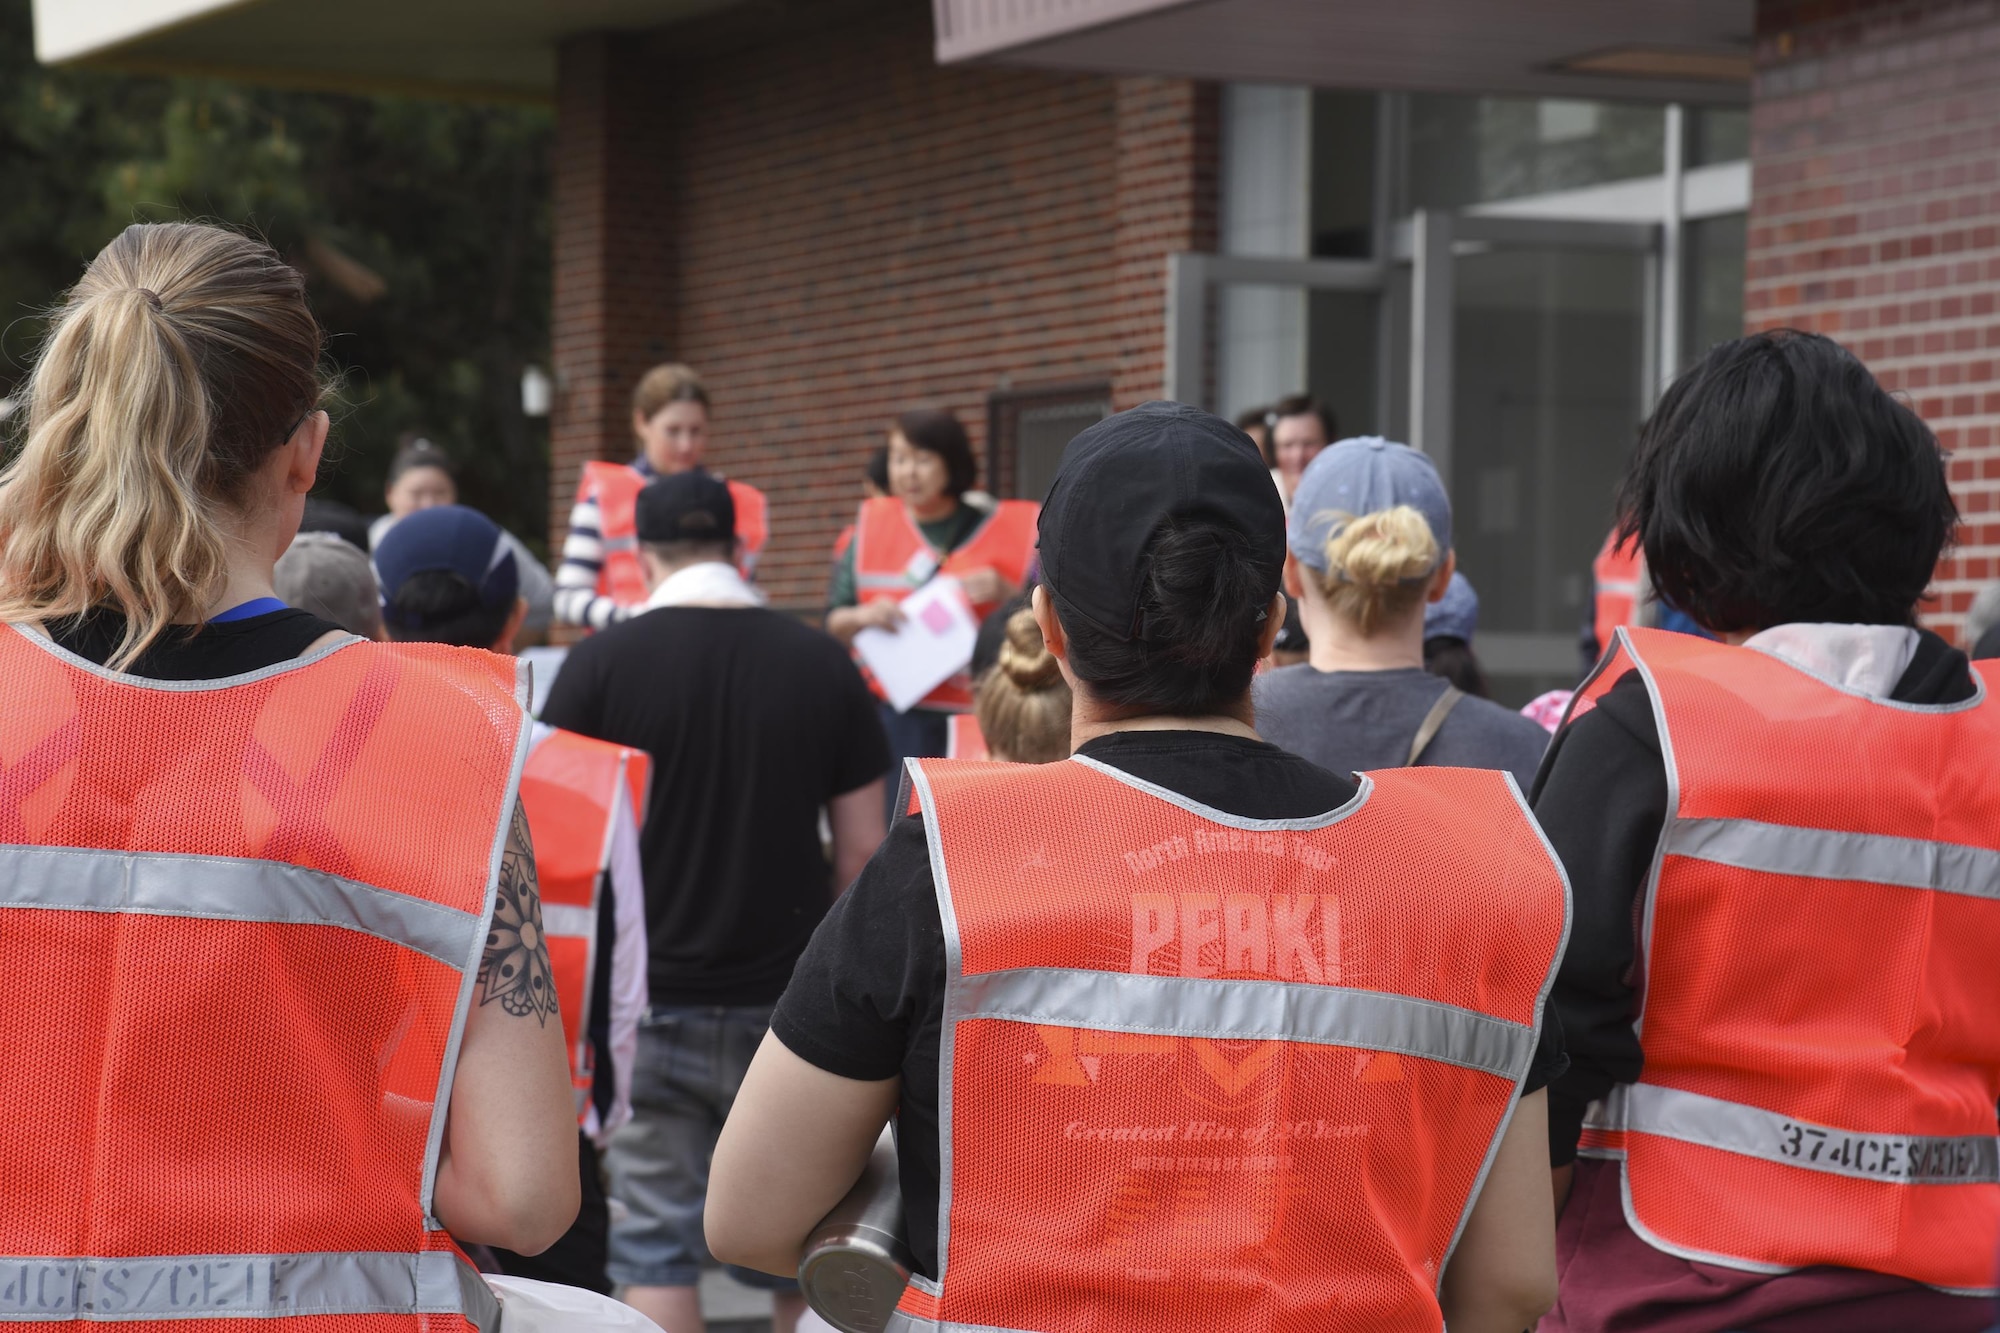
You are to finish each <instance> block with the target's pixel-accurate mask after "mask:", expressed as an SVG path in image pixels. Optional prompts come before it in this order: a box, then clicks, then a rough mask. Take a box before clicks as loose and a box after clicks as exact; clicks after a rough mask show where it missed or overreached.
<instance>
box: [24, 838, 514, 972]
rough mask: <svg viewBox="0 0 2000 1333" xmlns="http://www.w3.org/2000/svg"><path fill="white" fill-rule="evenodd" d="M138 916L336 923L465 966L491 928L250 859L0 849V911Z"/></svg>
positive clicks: (434, 906) (335, 879) (473, 918)
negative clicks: (24, 909) (4, 909)
mask: <svg viewBox="0 0 2000 1333" xmlns="http://www.w3.org/2000/svg"><path fill="white" fill-rule="evenodd" d="M7 907H25V908H48V909H55V910H63V911H75V912H132V913H139V914H143V915H148V916H186V917H200V918H203V919H208V920H224V921H255V922H270V923H278V924H285V925H315V926H337V927H339V928H341V929H343V930H355V931H360V932H361V933H362V934H365V935H373V936H375V937H377V938H378V939H385V940H388V941H390V942H391V943H394V944H400V945H403V946H405V947H407V948H410V949H415V950H416V951H417V952H419V953H423V954H427V955H429V956H430V957H432V958H435V959H437V960H438V961H439V962H441V963H443V964H445V965H446V966H448V967H454V968H456V967H462V966H464V964H465V959H466V957H467V955H468V954H469V953H470V952H471V951H472V950H473V949H474V948H475V947H477V946H478V945H479V943H480V942H481V940H482V938H483V936H484V934H485V928H484V927H483V926H482V925H481V923H480V919H479V917H478V916H477V915H476V914H474V913H472V912H462V911H460V910H459V909H457V908H455V907H447V906H445V905H443V904H442V903H432V902H425V901H424V900H423V899H421V898H413V897H410V896H409V895H408V894H402V893H392V892H390V891H389V890H387V889H379V888H376V887H375V886H374V885H372V884H363V883H361V882H360V881H358V880H352V879H343V878H342V877H340V876H338V875H329V874H327V873H325V872H324V871H320V870H306V869H303V868H302V867H299V866H294V865H286V864H284V863H283V862H279V861H260V860H255V859H252V858H249V857H240V858H239V857H228V856H187V855H181V854H178V853H173V852H111V851H98V850H91V849H84V848H75V847H22V846H0V908H7Z"/></svg>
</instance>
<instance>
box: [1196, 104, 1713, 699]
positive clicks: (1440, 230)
mask: <svg viewBox="0 0 2000 1333" xmlns="http://www.w3.org/2000/svg"><path fill="white" fill-rule="evenodd" d="M1231 92H1232V97H1231V98H1230V99H1228V100H1227V101H1226V102H1225V107H1226V108H1227V110H1226V115H1225V126H1224V145H1225V157H1224V164H1223V182H1224V185H1223V190H1224V193H1223V228H1222V232H1223V237H1222V239H1223V250H1224V253H1221V254H1215V255H1181V256H1176V257H1175V258H1174V260H1173V261H1172V264H1171V267H1170V274H1169V287H1170V293H1169V300H1168V320H1167V323H1168V329H1167V345H1168V354H1169V363H1170V364H1169V375H1168V389H1169V394H1170V395H1171V396H1173V397H1176V398H1179V399H1181V400H1183V401H1189V402H1198V403H1204V404H1206V405H1208V406H1210V407H1212V408H1214V409H1215V410H1218V411H1221V412H1224V413H1228V414H1232V415H1233V414H1235V413H1237V412H1241V411H1243V410H1245V409H1247V408H1251V407H1255V406H1258V405H1261V404H1264V403H1268V402H1270V401H1272V400H1274V399H1276V398H1278V397H1280V396H1282V395H1283V394H1285V393H1289V392H1296V391H1299V390H1307V391H1310V392H1312V393H1314V394H1315V395H1317V396H1318V397H1320V398H1321V399H1323V400H1325V401H1326V402H1328V403H1329V404H1330V405H1331V406H1332V407H1333V408H1334V410H1335V412H1336V413H1337V415H1338V416H1339V418H1340V426H1341V433H1343V434H1349V435H1352V434H1363V433H1371V432H1373V433H1380V434H1384V435H1388V436H1390V437H1391V438H1395V439H1401V440H1406V441H1407V442H1409V443H1410V444H1412V445H1414V446H1416V447H1418V448H1420V449H1423V450H1424V451H1425V452H1426V453H1428V454H1429V455H1430V456H1431V457H1432V458H1433V459H1434V460H1435V461H1436V463H1437V465H1438V468H1439V471H1440V472H1441V473H1442V474H1443V475H1444V477H1445V480H1446V484H1447V485H1448V487H1449V488H1450V491H1451V495H1452V503H1453V508H1454V513H1455V527H1456V536H1455V540H1456V543H1457V548H1458V555H1459V564H1460V567H1461V568H1462V569H1464V570H1465V571H1466V574H1467V576H1468V577H1469V578H1470V579H1471V580H1472V581H1473V583H1474V585H1475V586H1476V587H1477V588H1478V590H1479V594H1480V603H1481V605H1480V629H1479V637H1478V641H1477V643H1476V648H1477V651H1478V653H1479V655H1480V658H1481V661H1482V663H1483V664H1484V665H1485V667H1486V669H1487V672H1488V675H1489V677H1490V678H1491V679H1492V681H1493V685H1494V689H1495V694H1496V697H1498V698H1499V699H1500V700H1501V701H1502V702H1506V703H1514V704H1518V703H1521V702H1525V701H1526V700H1527V699H1528V698H1531V697H1533V695H1535V694H1536V693H1539V692H1540V691H1541V690H1543V689H1548V688H1553V687H1556V686H1567V685H1570V684H1573V683H1574V682H1575V680H1576V678H1577V676H1578V675H1579V673H1580V670H1581V654H1580V652H1579V647H1578V642H1579V637H1580V631H1581V628H1582V626H1583V623H1584V620H1585V617H1586V614H1587V609H1588V606H1589V603H1590V600H1591V588H1590V575H1589V571H1590V561H1591V557H1592V556H1593V555H1594V554H1595V553H1596V550H1597V547H1598V545H1599V543H1600V542H1601V541H1602V539H1603V536H1604V533H1605V531H1606V529H1607V528H1608V526H1609V523H1610V521H1611V515H1612V496H1613V492H1614V490H1615V488H1616V484H1617V480H1618V477H1619V476H1620V474H1621V473H1622V471H1623V468H1624V464H1625V459H1626V457H1627V455H1628V453H1629V451H1630V448H1631V445H1632V441H1633V437H1634V433H1635V430H1636V428H1637V426H1638V424H1639V423H1640V422H1641V421H1642V420H1643V419H1644V417H1645V414H1646V412H1647V411H1648V410H1649V408H1650V407H1651V404H1652V403H1653V401H1654V399H1655V398H1656V397H1657V395H1658V392H1659V388H1660V386H1661V385H1662V384H1663V383H1664V382H1665V380H1666V379H1668V378H1670V377H1671V376H1672V375H1673V374H1674V373H1675V372H1676V371H1677V370H1678V368H1679V366H1680V365H1682V364H1684V363H1685V361H1686V359H1687V358H1688V357H1689V356H1690V355H1692V354H1694V353H1697V352H1698V351H1699V350H1701V349H1703V348H1705V347H1706V346H1707V344H1708V343H1709V342H1711V341H1714V340H1716V339H1718V338H1722V337H1731V336H1734V335H1735V333H1736V332H1737V331H1738V329H1739V327H1740V322H1741V305H1740V297H1739V296H1736V295H1735V293H1737V292H1740V290H1741V254H1742V248H1741V247H1742V214H1743V210H1744V209H1745V207H1746V206H1747V202H1748V194H1749V178H1748V170H1747V167H1746V166H1745V164H1744V163H1743V162H1742V161H1740V160H1738V159H1735V158H1732V157H1729V156H1726V154H1727V153H1728V152H1729V151H1730V149H1731V148H1733V147H1735V145H1734V144H1732V143H1730V142H1729V140H1728V138H1727V135H1726V133H1725V134H1723V135H1721V136H1718V134H1717V133H1716V128H1717V122H1716V120H1715V117H1716V116H1717V115H1719V114H1721V113H1713V112H1702V113H1695V112H1686V111H1683V110H1682V109H1681V108H1678V107H1657V106H1655V107H1636V106H1622V105H1619V106H1608V107H1606V106H1600V105H1598V104H1571V103H1536V102H1525V103H1523V102H1506V101H1499V100H1496V99H1467V98H1459V99H1446V98H1405V97H1401V96H1398V95H1392V94H1384V95H1379V96H1376V95H1359V94H1339V93H1313V92H1309V91H1307V90H1302V89H1271V88H1248V89H1241V90H1235V89H1233V90H1231ZM1552 107H1553V108H1554V110H1551V109H1550V108H1552ZM1695 123H1699V124H1700V125H1701V127H1702V132H1701V133H1700V134H1696V133H1695V132H1694V131H1692V130H1691V129H1690V126H1691V124H1695ZM1721 124H1722V126H1723V128H1724V129H1725V130H1726V129H1727V126H1728V122H1727V121H1724V122H1721ZM1288 127H1289V128H1288ZM1288 134H1289V135H1290V136H1291V137H1292V138H1293V139H1297V140H1299V141H1300V142H1289V141H1288V137H1287V136H1288ZM1593 136H1594V137H1593ZM1718 137H1720V140H1721V142H1720V143H1719V144H1718V142H1717V140H1718ZM1697 140H1698V141H1699V143H1698V144H1696V143H1695V141H1697ZM1718 148H1719V150H1720V153H1721V154H1722V155H1723V156H1722V160H1720V161H1711V160H1710V159H1711V158H1713V157H1716V156H1718ZM1301 164H1305V165H1301ZM1647 167H1650V168H1651V170H1650V172H1649V173H1648V174H1644V175H1640V174H1637V173H1638V172H1639V171H1640V170H1642V169H1644V168H1647ZM1552 186H1553V187H1556V188H1549V187H1552ZM1288 190H1289V191H1290V194H1289V195H1288V193H1287V191H1288ZM1233 197H1234V198H1237V199H1239V201H1240V202H1238V203H1234V204H1233V203H1232V198H1233ZM1288 226H1289V231H1288V230H1287V228H1288ZM1302 248H1303V249H1304V250H1305V251H1306V253H1305V254H1303V255H1302V254H1300V253H1299V251H1300V250H1301V249H1302ZM1723 306H1726V307H1727V308H1726V309H1725V308H1719V307H1723Z"/></svg>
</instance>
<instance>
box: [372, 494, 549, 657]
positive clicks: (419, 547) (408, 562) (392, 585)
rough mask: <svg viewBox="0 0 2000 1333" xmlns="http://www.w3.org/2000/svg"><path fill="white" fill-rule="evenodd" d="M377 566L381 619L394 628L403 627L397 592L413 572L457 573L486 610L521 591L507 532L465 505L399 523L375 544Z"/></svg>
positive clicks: (416, 515)
mask: <svg viewBox="0 0 2000 1333" xmlns="http://www.w3.org/2000/svg"><path fill="white" fill-rule="evenodd" d="M374 564H375V581H376V583H378V584H379V585H381V589H382V618H383V619H384V620H385V621H388V622H389V623H390V624H401V623H402V622H400V621H399V620H397V618H396V612H395V606H394V602H395V599H396V592H397V590H398V589H399V588H401V587H402V586H403V584H404V582H405V581H407V580H408V579H409V578H410V576H411V575H413V574H425V573H431V572H434V571H444V572H447V573H452V574H456V575H458V576H459V577H460V578H462V579H464V580H465V581H466V582H467V583H468V584H470V585H472V587H473V588H474V589H476V590H477V591H478V593H479V604H480V605H481V606H483V607H485V608H487V609H488V610H492V609H493V608H495V607H500V606H507V605H509V604H511V603H512V602H513V600H514V598H515V596H516V595H517V594H518V593H519V592H520V587H521V571H520V570H518V569H516V568H515V567H514V549H513V547H512V546H511V545H509V543H508V541H507V534H506V533H504V532H502V531H501V530H500V525H499V524H498V523H495V522H494V521H493V520H492V519H490V518H488V517H486V515H484V514H482V513H480V512H479V511H478V510H477V509H467V508H466V507H465V506H464V505H435V506H433V507H432V508H429V509H419V510H418V511H417V512H416V513H414V514H411V515H409V516H408V517H407V518H403V519H399V520H398V521H397V523H396V525H395V526H394V527H392V528H390V529H389V531H388V532H386V533H384V534H383V535H382V540H381V541H379V542H377V543H376V544H375V560H374ZM409 628H412V629H421V628H422V626H420V625H413V626H409Z"/></svg>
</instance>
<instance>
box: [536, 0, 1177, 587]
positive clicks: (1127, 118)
mask: <svg viewBox="0 0 2000 1333" xmlns="http://www.w3.org/2000/svg"><path fill="white" fill-rule="evenodd" d="M931 41H932V36H931V28H930V17H929V10H928V6H926V5H924V4H922V3H921V2H920V0H906V2H899V3H895V4H892V5H889V6H885V7H883V8H880V9H878V10H875V11H873V12H864V13H862V14H861V15H860V16H859V17H857V18H855V19H853V20H852V21H850V22H845V23H842V24H839V25H836V26H833V27H830V28H824V29H822V30H820V31H817V32H814V33H811V34H809V35H805V36H798V37H794V38H792V39H790V40H778V41H775V42H772V41H769V40H767V41H765V42H764V43H763V44H761V45H758V46H756V47H754V48H753V49H747V50H741V51H738V52H736V53H734V54H731V55H728V56H727V57H724V58H711V59H701V60H696V61H691V62H686V63H681V64H674V63H672V61H671V59H663V58H662V52H669V51H670V50H671V43H669V42H664V41H660V42H657V43H656V44H655V46H654V49H653V50H652V51H651V52H646V51H644V49H643V44H635V43H633V42H631V41H629V40H626V41H624V42H623V43H622V46H623V47H624V48H625V49H630V50H638V51H640V58H639V60H638V62H637V63H639V64H641V65H643V66H644V69H643V70H642V71H633V72H632V74H631V75H630V77H621V74H620V71H619V68H618V64H617V61H618V52H619V50H620V49H621V43H620V42H605V41H603V40H602V39H595V40H593V41H590V42H579V43H575V44H573V45H572V47H571V48H569V49H566V50H565V52H564V63H563V66H562V77H563V84H564V86H563V92H562V98H561V109H560V114H561V116H562V118H563V122H564V128H563V131H562V133H561V134H560V135H559V142H560V145H561V151H562V152H563V153H565V154H572V153H573V154H575V155H576V160H574V161H570V162H564V163H562V164H561V171H560V174H559V176H558V184H557V189H558V197H557V213H556V229H557V287H556V312H555V318H556V335H555V336H556V345H557V346H556V354H555V356H556V363H557V366H558V369H559V370H561V371H563V372H564V375H565V379H566V382H567V384H568V386H569V387H568V388H567V390H566V394H567V397H566V398H565V400H564V408H563V411H562V413H561V415H560V416H559V417H558V419H557V422H556V423H555V426H556V428H555V441H556V443H555V450H556V468H555V472H556V480H555V482H554V486H555V491H556V493H555V495H554V497H553V499H554V500H555V502H556V503H557V506H558V512H557V514H556V517H557V519H558V520H560V519H561V518H562V517H564V516H565V515H566V513H567V503H568V500H569V498H570V494H571V490H568V489H565V487H566V486H567V487H571V488H573V486H574V477H575V467H576V464H577V463H578V462H579V461H580V460H581V459H582V458H585V457H589V456H595V455H597V454H599V453H603V454H605V455H608V456H619V455H622V454H623V453H624V452H625V451H626V450H628V449H629V448H630V443H629V433H628V432H627V431H626V428H625V425H624V396H625V395H626V394H628V393H629V392H630V388H631V383H632V378H633V377H634V376H636V375H637V374H638V373H639V372H640V371H642V370H643V369H644V368H645V365H647V364H649V363H650V362H651V361H653V360H658V359H664V358H665V357H667V356H669V355H670V356H672V357H673V358H675V359H679V360H684V361H687V362H689V363H691V364H693V365H694V366H696V367H698V368H699V369H700V370H701V371H702V373H703V374H704V375H705V376H706V377H707V379H708V382H709V387H710V390H711V392H712V393H713V395H714V398H715V414H714V421H713V427H714V429H713V443H712V445H711V447H710V462H711V465H712V466H714V467H715V468H717V469H719V470H721V471H725V472H727V473H729V474H730V475H732V476H736V477H740V478H742V479H744V480H746V481H749V482H752V483H754V484H755V485H758V486H760V487H763V488H764V489H765V490H766V491H767V492H768V493H769V495H770V498H771V504H772V523H773V528H774V537H773V541H772V545H771V548H770V549H769V550H768V551H767V553H766V555H765V558H764V563H763V568H762V573H761V578H762V581H763V583H764V584H765V586H766V588H767V589H768V590H769V591H770V592H771V594H772V597H773V600H774V602H775V603H776V604H778V605H781V606H787V607H793V608H801V609H803V608H816V607H818V606H819V605H821V604H822V599H823V597H824V595H825V586H826V570H827V562H828V548H829V547H830V546H831V544H832V542H833V539H834V536H835V534H836V533H837V532H838V531H839V528H840V526H841V525H842V524H844V523H846V522H847V521H849V520H850V519H851V517H852V515H853V510H854V505H855V503H856V501H857V500H858V498H859V493H860V475H861V467H862V464H863V463H864V462H865V461H866V459H867V456H868V454H869V452H870V451H871V450H872V449H874V448H875V447H876V446H877V445H878V444H880V443H881V441H882V434H883V428H884V426H885V424H886V423H887V421H888V419H889V418H890V416H891V415H893V413H894V412H896V411H897V410H898V409H900V408H903V407H909V406H918V405H937V406H944V407H948V408H951V409H953V410H954V411H956V412H957V413H958V415H959V419H960V420H961V421H963V422H964V423H965V425H966V427H967V429H968V430H969V431H971V432H972V434H973V438H974V443H975V445H976V446H978V447H979V448H980V449H981V450H982V451H983V450H984V438H983V437H984V434H985V425H986V398H987V395H988V394H989V393H991V392H993V391H995V390H1001V389H1029V388H1033V387H1035V386H1036V385H1042V384H1058V383H1074V382H1078V381H1092V380H1099V381H1109V382H1111V383H1112V384H1113V386H1114V394H1115V398H1116V401H1117V403H1118V405H1119V406H1121V407H1122V406H1129V405H1130V404H1132V403H1135V402H1139V401H1142V400H1144V399H1145V398H1148V397H1152V396H1157V395H1158V393H1159V392H1160V387H1161V382H1162V367H1161V331H1162V320H1163V316H1164V283H1165V256H1166V255H1167V253H1169V252H1170V251H1171V250H1175V249H1188V248H1203V249H1206V248H1211V243H1212V239H1213V232H1214V216H1215V203H1214V180H1215V168H1214V154H1215V138H1216V131H1215V96H1214V93H1213V90H1212V89H1203V88H1199V87H1197V86H1195V85H1190V84H1187V83H1185V82H1176V81H1172V80H1154V79H1137V80H1114V79H1109V78H1088V77H1071V76H1056V75H1048V74H1041V73H1033V72H1023V71H1013V70H997V69H948V70H947V69H940V68H939V67H938V66H937V65H936V63H935V60H934V58H933V56H932V46H931ZM573 106H575V107H576V108H577V110H576V112H575V113H573V112H572V107H573ZM573 114H575V115H576V116H577V118H578V124H576V125H574V126H572V125H571V124H570V121H571V118H572V115H573ZM645 125H650V126H652V127H653V129H652V130H651V131H649V133H651V134H654V135H657V136H658V137H657V138H656V139H654V141H653V142H652V143H651V144H650V145H649V150H648V151H647V152H640V151H639V149H638V147H637V145H636V143H635V139H636V138H637V137H638V136H637V135H635V134H634V133H633V132H632V131H630V130H628V129H624V128H622V127H627V126H645ZM641 159H643V160H641ZM627 169H630V170H631V173H632V175H631V179H634V180H637V181H638V182H639V184H638V185H637V186H636V187H634V186H633V185H631V184H629V183H628V182H627V180H626V179H625V178H623V177H622V176H620V178H619V179H613V176H614V175H620V173H622V172H624V171H625V170H627ZM662 174H664V175H665V176H666V177H667V186H666V190H665V194H664V197H663V198H661V199H659V200H657V201H656V200H655V198H654V196H653V194H652V191H653V190H655V189H656V188H658V187H657V182H658V179H659V177H660V176H661V175H662ZM572 210H574V211H572ZM654 348H657V349H658V350H657V351H654V350H651V349H654Z"/></svg>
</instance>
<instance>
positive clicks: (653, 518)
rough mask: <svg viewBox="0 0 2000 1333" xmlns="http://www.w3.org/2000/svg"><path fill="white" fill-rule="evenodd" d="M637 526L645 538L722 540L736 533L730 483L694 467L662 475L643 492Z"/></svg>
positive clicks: (635, 516) (637, 506)
mask: <svg viewBox="0 0 2000 1333" xmlns="http://www.w3.org/2000/svg"><path fill="white" fill-rule="evenodd" d="M632 516H633V520H634V526H636V527H637V528H638V535H639V540H640V541H642V542H719V541H729V540H732V539H733V538H734V537H735V536H736V501H735V500H734V499H733V498H731V496H730V494H729V483H728V482H726V481H724V480H722V478H720V477H718V476H716V475H715V474H714V473H713V472H705V471H703V470H702V469H700V468H693V469H691V470H689V471H687V472H675V473H672V474H670V475H668V476H665V477H661V478H660V479H659V480H658V481H655V482H653V483H652V484H650V485H649V486H647V487H646V489H644V490H642V491H640V492H639V499H638V502H637V503H636V504H635V505H634V506H633V515H632Z"/></svg>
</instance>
